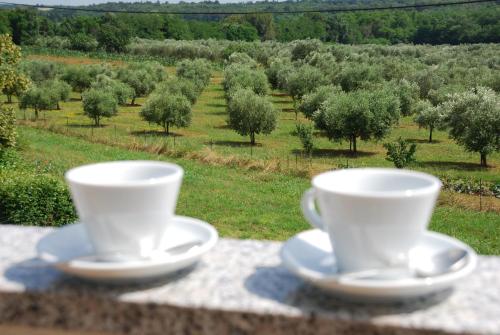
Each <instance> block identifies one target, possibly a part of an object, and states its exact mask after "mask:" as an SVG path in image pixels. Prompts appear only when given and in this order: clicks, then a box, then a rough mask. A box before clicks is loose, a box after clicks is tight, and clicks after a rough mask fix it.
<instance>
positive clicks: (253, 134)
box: [250, 133, 255, 145]
mask: <svg viewBox="0 0 500 335" xmlns="http://www.w3.org/2000/svg"><path fill="white" fill-rule="evenodd" d="M250 144H251V145H255V133H250Z"/></svg>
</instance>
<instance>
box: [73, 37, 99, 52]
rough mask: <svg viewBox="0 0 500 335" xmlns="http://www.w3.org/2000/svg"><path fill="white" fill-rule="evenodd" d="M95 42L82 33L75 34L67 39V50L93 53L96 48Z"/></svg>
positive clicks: (92, 38)
mask: <svg viewBox="0 0 500 335" xmlns="http://www.w3.org/2000/svg"><path fill="white" fill-rule="evenodd" d="M98 45H99V44H98V43H97V40H96V39H95V38H94V37H93V36H90V35H87V34H84V33H76V34H73V35H71V36H70V37H69V49H72V50H78V51H95V50H97V47H98Z"/></svg>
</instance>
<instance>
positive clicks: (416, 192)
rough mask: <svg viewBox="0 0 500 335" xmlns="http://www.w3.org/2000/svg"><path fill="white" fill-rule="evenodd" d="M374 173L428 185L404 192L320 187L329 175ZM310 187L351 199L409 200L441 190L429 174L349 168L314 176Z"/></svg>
mask: <svg viewBox="0 0 500 335" xmlns="http://www.w3.org/2000/svg"><path fill="white" fill-rule="evenodd" d="M362 172H365V173H376V174H380V173H383V174H392V175H399V176H407V177H413V178H418V179H421V180H425V181H427V182H428V183H429V185H428V186H423V187H418V188H412V189H406V190H392V191H366V190H348V189H334V188H331V187H325V186H322V184H321V183H320V182H319V180H321V179H323V178H326V177H327V176H329V175H333V174H335V175H338V174H348V173H362ZM312 185H313V187H314V188H315V189H319V190H321V191H325V192H328V193H334V194H339V195H345V196H351V197H363V198H371V197H377V198H409V197H416V196H425V195H429V194H433V193H436V192H438V191H439V190H440V189H441V186H442V183H441V181H440V180H439V179H438V178H437V177H435V176H433V175H430V174H427V173H424V172H419V171H413V170H404V169H390V168H350V169H340V170H332V171H327V172H323V173H321V174H319V175H316V176H314V177H313V179H312Z"/></svg>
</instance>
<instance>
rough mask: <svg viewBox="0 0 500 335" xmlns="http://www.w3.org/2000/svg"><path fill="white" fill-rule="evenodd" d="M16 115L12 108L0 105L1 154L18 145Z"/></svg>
mask: <svg viewBox="0 0 500 335" xmlns="http://www.w3.org/2000/svg"><path fill="white" fill-rule="evenodd" d="M16 137H17V134H16V113H15V112H14V110H13V109H12V108H9V107H5V106H3V105H0V152H1V151H2V149H3V148H8V147H13V146H14V145H16Z"/></svg>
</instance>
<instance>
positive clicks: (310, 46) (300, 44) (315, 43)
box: [292, 39, 323, 61]
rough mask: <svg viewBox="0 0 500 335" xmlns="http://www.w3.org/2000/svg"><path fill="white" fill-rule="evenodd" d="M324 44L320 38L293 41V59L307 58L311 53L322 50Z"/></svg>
mask: <svg viewBox="0 0 500 335" xmlns="http://www.w3.org/2000/svg"><path fill="white" fill-rule="evenodd" d="M322 46H323V43H321V41H320V40H318V39H307V40H297V41H294V42H293V43H292V60H294V61H296V60H301V59H305V58H306V57H307V56H308V55H309V54H310V53H312V52H314V51H320V50H321V48H322Z"/></svg>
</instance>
